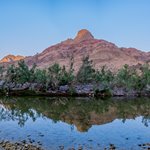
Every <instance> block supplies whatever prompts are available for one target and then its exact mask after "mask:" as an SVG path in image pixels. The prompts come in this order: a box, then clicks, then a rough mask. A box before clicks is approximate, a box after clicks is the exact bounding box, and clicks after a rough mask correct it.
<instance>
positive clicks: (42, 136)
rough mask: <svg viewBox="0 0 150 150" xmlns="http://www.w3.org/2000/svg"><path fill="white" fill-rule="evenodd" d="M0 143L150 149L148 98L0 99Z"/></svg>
mask: <svg viewBox="0 0 150 150" xmlns="http://www.w3.org/2000/svg"><path fill="white" fill-rule="evenodd" d="M0 140H9V141H12V142H16V141H23V140H26V141H27V142H29V143H30V142H31V143H33V144H37V145H40V146H42V147H43V148H44V149H45V150H55V149H56V150H57V149H69V148H74V149H94V150H101V149H104V148H106V149H109V148H110V147H111V146H113V147H115V148H116V149H120V150H122V149H125V150H126V149H136V150H137V149H141V148H144V147H145V148H147V149H148V148H149V147H150V146H149V145H150V98H109V99H96V98H64V97H57V98H55V97H51V98H48V97H47V98H45V97H1V98H0Z"/></svg>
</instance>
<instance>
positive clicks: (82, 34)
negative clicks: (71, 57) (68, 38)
mask: <svg viewBox="0 0 150 150" xmlns="http://www.w3.org/2000/svg"><path fill="white" fill-rule="evenodd" d="M90 39H94V36H93V35H92V34H91V33H90V32H89V31H88V30H86V29H82V30H80V31H79V32H78V34H77V36H76V37H75V39H74V41H75V42H82V41H84V40H90Z"/></svg>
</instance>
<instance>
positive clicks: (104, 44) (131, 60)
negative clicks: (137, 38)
mask: <svg viewBox="0 0 150 150" xmlns="http://www.w3.org/2000/svg"><path fill="white" fill-rule="evenodd" d="M87 55H89V58H90V60H93V65H94V66H95V68H99V67H100V66H103V65H106V66H108V67H109V68H111V69H113V70H117V69H119V68H120V67H122V66H123V65H124V64H129V65H130V66H132V65H137V64H143V63H145V62H149V61H150V52H142V51H140V50H137V49H135V48H119V47H118V46H116V45H115V44H113V43H110V42H108V41H105V40H101V39H100V40H99V39H95V38H94V36H93V35H92V34H91V33H90V32H89V31H88V30H86V29H83V30H80V31H79V32H78V33H77V35H76V37H75V38H74V39H67V40H66V41H63V42H61V43H59V44H56V45H53V46H50V47H48V48H47V49H45V50H44V51H43V52H41V53H39V54H37V55H34V56H29V57H26V58H25V61H26V63H27V64H28V65H32V64H34V63H36V64H37V66H38V67H40V68H47V67H48V66H50V65H52V64H54V63H59V64H60V65H65V66H66V67H68V66H69V63H70V59H71V57H74V68H75V70H78V68H79V67H80V65H81V64H82V58H83V57H85V56H87Z"/></svg>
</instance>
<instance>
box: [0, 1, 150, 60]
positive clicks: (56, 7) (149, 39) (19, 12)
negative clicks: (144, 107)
mask: <svg viewBox="0 0 150 150" xmlns="http://www.w3.org/2000/svg"><path fill="white" fill-rule="evenodd" d="M82 28H86V29H88V30H90V31H91V32H92V34H93V35H94V36H95V38H98V39H105V40H108V41H111V42H113V43H115V44H117V45H118V46H120V47H135V48H138V49H141V50H145V51H150V0H0V58H1V57H3V56H4V55H7V54H10V53H11V54H20V55H27V56H28V55H34V54H36V53H37V52H41V51H42V50H44V49H45V48H47V47H49V46H50V45H53V44H56V43H58V42H60V41H62V40H65V39H67V38H69V37H70V38H74V36H75V35H76V33H77V31H78V30H80V29H82Z"/></svg>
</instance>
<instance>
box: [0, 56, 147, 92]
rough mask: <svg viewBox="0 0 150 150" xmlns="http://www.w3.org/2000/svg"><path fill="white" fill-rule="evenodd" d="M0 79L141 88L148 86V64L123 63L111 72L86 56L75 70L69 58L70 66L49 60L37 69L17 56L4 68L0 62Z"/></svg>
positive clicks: (51, 83)
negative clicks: (45, 67) (131, 64)
mask: <svg viewBox="0 0 150 150" xmlns="http://www.w3.org/2000/svg"><path fill="white" fill-rule="evenodd" d="M0 79H5V80H7V82H13V83H21V84H23V83H26V82H29V83H39V84H41V85H43V87H45V88H47V87H51V88H54V89H56V88H58V87H59V86H60V85H70V87H72V85H73V84H87V83H92V84H95V85H103V86H105V87H107V88H111V87H123V88H126V89H127V90H130V89H134V90H138V91H141V90H143V89H144V88H147V87H150V66H149V65H148V64H145V65H141V66H140V67H139V68H138V69H136V68H134V67H129V66H128V65H124V66H123V68H121V69H120V70H118V72H117V73H113V72H112V71H111V70H109V69H107V67H106V66H103V67H101V68H99V69H98V70H95V69H94V67H93V64H92V61H91V60H89V57H85V58H84V59H83V63H82V65H81V67H80V69H79V70H78V72H77V73H75V72H74V70H73V61H72V62H71V63H70V68H68V69H66V67H65V66H62V67H61V66H60V65H59V64H53V65H52V66H50V67H49V68H48V69H39V68H37V67H36V65H33V66H32V67H31V68H30V67H28V66H27V65H26V63H25V62H24V61H23V60H21V61H19V62H18V65H11V66H9V67H8V68H7V70H4V67H2V66H0Z"/></svg>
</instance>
